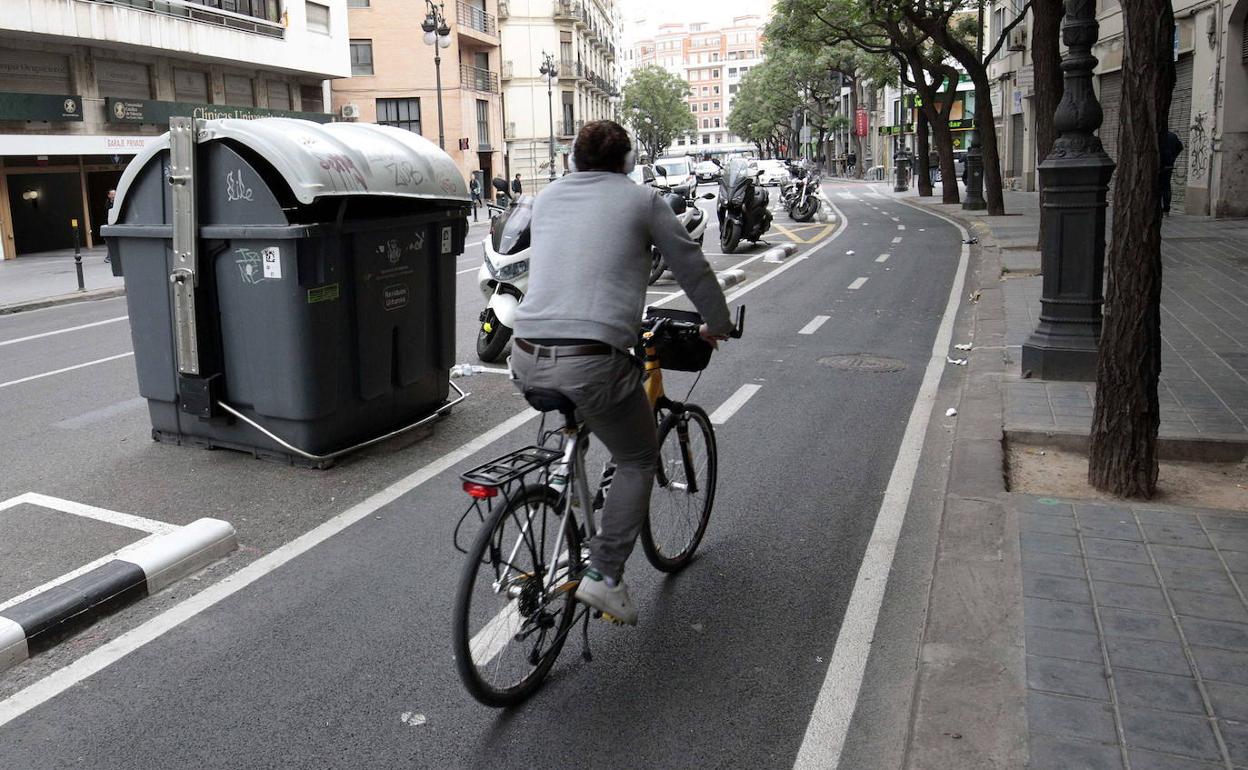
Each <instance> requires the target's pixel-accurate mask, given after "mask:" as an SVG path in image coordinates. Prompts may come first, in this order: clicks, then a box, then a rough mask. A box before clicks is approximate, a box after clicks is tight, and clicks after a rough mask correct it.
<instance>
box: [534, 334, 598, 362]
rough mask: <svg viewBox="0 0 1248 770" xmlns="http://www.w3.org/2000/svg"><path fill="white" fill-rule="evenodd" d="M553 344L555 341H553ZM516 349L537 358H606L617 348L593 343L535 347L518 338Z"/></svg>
mask: <svg viewBox="0 0 1248 770" xmlns="http://www.w3.org/2000/svg"><path fill="white" fill-rule="evenodd" d="M551 342H553V340H551ZM516 347H518V348H520V349H521V350H523V351H524V352H525V353H532V354H533V355H534V356H536V357H537V358H555V357H556V356H558V357H559V358H564V357H565V356H605V355H610V354H611V353H613V352H615V348H613V347H611V346H610V345H608V344H606V343H605V342H591V343H587V344H583V345H558V344H555V345H534V344H533V343H531V342H529V341H528V340H524V339H520V338H518V337H517V338H516Z"/></svg>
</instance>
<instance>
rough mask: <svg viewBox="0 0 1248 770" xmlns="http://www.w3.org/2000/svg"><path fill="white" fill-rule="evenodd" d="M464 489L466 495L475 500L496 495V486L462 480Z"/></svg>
mask: <svg viewBox="0 0 1248 770" xmlns="http://www.w3.org/2000/svg"><path fill="white" fill-rule="evenodd" d="M464 491H465V492H467V493H468V496H469V497H471V498H474V499H476V500H485V499H487V498H491V497H497V496H498V487H487V486H486V485H484V484H477V483H474V482H472V481H465V482H464Z"/></svg>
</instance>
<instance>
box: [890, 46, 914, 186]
mask: <svg viewBox="0 0 1248 770" xmlns="http://www.w3.org/2000/svg"><path fill="white" fill-rule="evenodd" d="M897 88H898V90H899V91H900V100H899V102H898V105H897V106H898V109H897V114H898V115H899V116H900V122H901V125H900V126H898V127H897V153H896V156H895V157H894V158H893V165H894V166H895V167H896V168H895V169H894V170H895V171H896V172H897V179H896V181H895V182H894V183H893V192H905V191H906V190H909V189H910V185H908V184H906V166H907V165H908V164H907V161H906V118H908V117H909V115H908V111H907V110H906V65H905V63H904V62H903V63H902V65H901V71H900V72H899V73H898V76H897Z"/></svg>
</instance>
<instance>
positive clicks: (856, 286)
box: [849, 276, 867, 289]
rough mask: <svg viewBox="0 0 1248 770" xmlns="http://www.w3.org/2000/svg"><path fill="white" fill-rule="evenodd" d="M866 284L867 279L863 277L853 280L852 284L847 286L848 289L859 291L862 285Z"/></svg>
mask: <svg viewBox="0 0 1248 770" xmlns="http://www.w3.org/2000/svg"><path fill="white" fill-rule="evenodd" d="M866 282H867V279H866V278H865V277H864V276H858V277H857V278H855V279H854V282H853V283H851V284H850V285H849V288H850V289H861V288H862V285H863V284H864V283H866Z"/></svg>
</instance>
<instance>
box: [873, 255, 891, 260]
mask: <svg viewBox="0 0 1248 770" xmlns="http://www.w3.org/2000/svg"><path fill="white" fill-rule="evenodd" d="M891 256H892V254H881V255H880V256H878V257H876V258H875V261H876V262H887V261H888V258H889V257H891Z"/></svg>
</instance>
